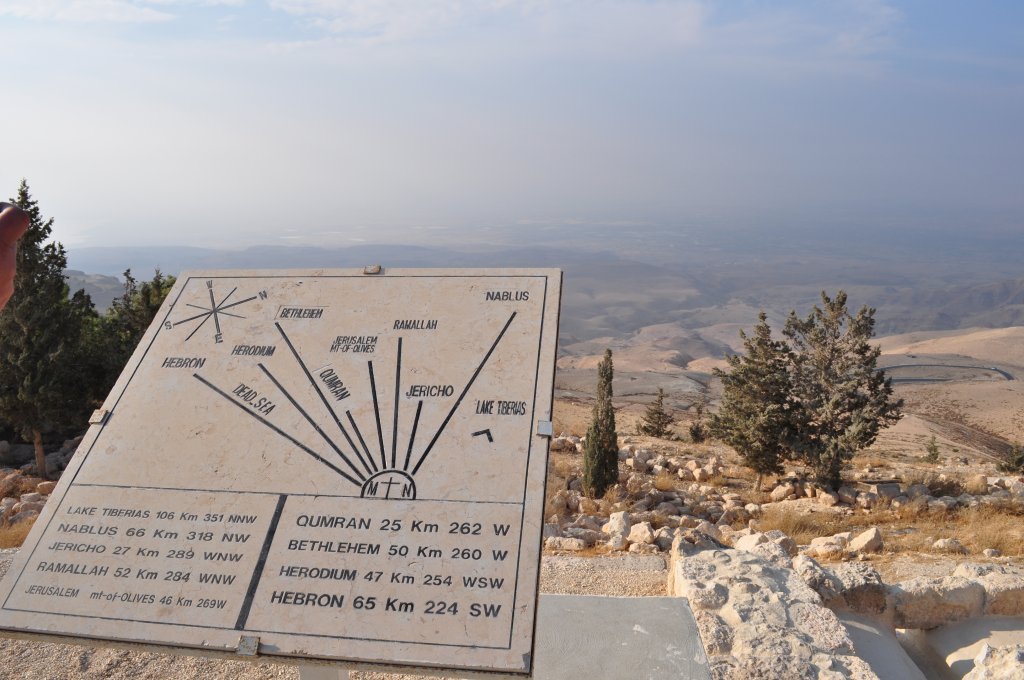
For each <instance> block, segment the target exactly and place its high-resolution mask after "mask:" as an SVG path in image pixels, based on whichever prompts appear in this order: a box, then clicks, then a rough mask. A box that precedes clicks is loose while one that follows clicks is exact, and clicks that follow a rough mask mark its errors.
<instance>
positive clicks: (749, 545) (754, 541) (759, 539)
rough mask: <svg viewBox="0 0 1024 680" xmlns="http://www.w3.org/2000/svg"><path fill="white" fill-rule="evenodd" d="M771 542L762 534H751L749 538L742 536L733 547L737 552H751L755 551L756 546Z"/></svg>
mask: <svg viewBox="0 0 1024 680" xmlns="http://www.w3.org/2000/svg"><path fill="white" fill-rule="evenodd" d="M769 540H770V539H769V538H768V537H767V536H765V535H764V534H761V533H756V534H750V535H749V536H741V537H740V538H738V539H736V543H735V544H733V547H734V548H736V549H737V550H746V551H748V552H749V551H751V550H753V549H754V547H755V546H758V545H761V544H762V543H767V542H768V541H769Z"/></svg>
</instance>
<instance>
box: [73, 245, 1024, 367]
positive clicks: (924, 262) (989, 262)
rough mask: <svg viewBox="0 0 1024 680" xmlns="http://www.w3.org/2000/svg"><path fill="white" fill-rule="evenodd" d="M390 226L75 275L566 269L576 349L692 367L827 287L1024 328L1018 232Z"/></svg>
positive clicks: (566, 312) (880, 304)
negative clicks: (605, 347)
mask: <svg viewBox="0 0 1024 680" xmlns="http://www.w3.org/2000/svg"><path fill="white" fill-rule="evenodd" d="M390 236H391V237H392V238H401V239H403V240H404V241H405V243H406V244H404V245H402V244H398V243H380V244H372V245H371V244H367V245H357V246H351V247H347V248H316V247H289V246H259V247H252V248H247V249H244V250H214V249H207V248H192V247H176V246H168V247H93V248H73V249H71V250H70V251H69V269H70V270H72V271H70V272H69V273H70V277H71V280H70V284H71V286H72V288H73V289H76V288H78V287H85V288H86V290H87V291H88V292H89V293H90V294H91V295H92V296H93V299H94V301H95V302H96V303H97V306H101V307H102V306H106V305H107V304H109V302H110V300H111V299H113V297H114V296H116V295H117V294H119V292H120V287H121V283H120V282H119V281H118V280H117V279H115V278H112V277H114V276H119V275H120V274H121V273H122V272H123V271H124V270H125V269H126V268H129V267H130V268H131V269H132V272H133V274H134V275H135V277H136V278H138V279H140V280H142V279H148V278H150V277H152V274H153V271H154V269H155V268H156V267H159V268H160V269H161V270H162V271H163V272H165V273H168V274H175V275H176V274H178V273H179V272H181V271H183V270H186V269H218V268H261V269H262V268H267V269H278V268H320V267H340V268H351V267H361V266H363V265H366V264H376V263H379V264H382V265H384V266H385V267H394V268H397V267H559V268H562V269H563V270H564V272H565V288H564V295H563V300H562V322H561V342H560V345H561V348H562V351H563V353H569V354H575V353H578V352H579V353H583V354H590V353H592V352H591V351H590V350H592V349H593V347H588V345H590V344H591V343H590V342H589V341H594V340H597V341H598V343H597V344H600V343H601V342H605V341H611V340H617V341H618V342H627V343H628V342H630V340H631V339H633V340H636V341H639V342H654V343H655V344H658V343H661V345H662V346H663V349H665V350H666V351H667V352H668V353H669V355H671V356H666V357H665V358H666V360H667V361H668V363H669V364H671V365H675V366H679V367H684V366H686V365H687V364H688V363H689V362H690V361H692V360H694V359H698V358H700V357H706V356H712V357H715V356H722V355H724V353H725V352H726V351H728V348H729V346H734V345H735V343H736V339H737V331H738V329H739V328H741V327H749V326H750V325H752V324H753V322H754V321H755V320H756V315H757V312H758V311H759V310H760V309H765V310H766V311H767V312H768V313H769V319H770V321H771V322H772V323H773V325H774V326H776V327H778V326H781V323H782V320H783V319H784V317H785V315H786V314H787V313H788V311H789V310H790V309H794V308H795V309H796V310H797V311H798V312H799V313H805V312H806V311H808V310H809V309H810V306H811V305H813V304H814V303H816V302H817V300H818V295H819V292H820V291H821V290H826V291H829V292H830V293H833V292H835V291H836V290H838V289H839V288H844V289H846V290H847V291H848V292H849V294H850V303H851V306H852V307H854V308H856V307H859V306H860V305H862V304H868V305H870V306H873V307H876V308H877V309H878V313H877V315H876V319H877V332H878V335H891V334H895V333H906V332H911V331H926V330H947V329H958V328H969V327H977V326H982V327H1006V326H1014V325H1024V270H1022V269H1021V267H1020V263H1019V254H1020V252H1021V248H1020V245H1021V244H1020V240H1021V239H1020V237H1019V235H1017V234H1012V233H1009V232H1006V231H991V232H988V233H986V232H981V233H978V232H972V233H969V232H967V231H964V232H949V233H946V232H938V233H937V232H936V231H934V230H929V231H921V232H913V231H909V232H908V231H899V232H887V231H885V230H880V229H878V230H867V229H852V228H849V229H836V230H835V231H834V232H831V233H830V232H824V233H823V232H820V231H819V232H814V231H811V230H807V231H805V232H804V233H800V231H797V232H793V231H792V230H790V231H789V232H787V234H786V235H785V236H784V237H783V236H779V235H771V234H769V233H766V232H765V231H750V232H744V231H740V230H722V231H713V230H697V229H687V228H678V229H676V228H659V227H649V226H629V225H603V226H589V227H588V226H581V225H572V226H571V227H567V226H559V225H528V226H518V227H516V228H515V229H511V230H494V229H483V230H478V231H473V232H464V231H453V230H433V231H430V232H429V233H424V231H415V232H413V231H410V232H408V233H405V234H401V233H398V234H395V233H393V234H390ZM665 325H667V326H665ZM652 326H655V327H658V328H656V329H654V330H651V329H650V327H652ZM666 328H674V329H676V330H674V331H673V332H671V333H669V334H668V335H670V336H672V338H671V339H667V336H666V331H665V329H666ZM644 329H648V330H646V331H645V330H644ZM652 338H656V339H655V340H652ZM584 350H586V351H584ZM673 352H674V353H675V354H674V355H672V353H673Z"/></svg>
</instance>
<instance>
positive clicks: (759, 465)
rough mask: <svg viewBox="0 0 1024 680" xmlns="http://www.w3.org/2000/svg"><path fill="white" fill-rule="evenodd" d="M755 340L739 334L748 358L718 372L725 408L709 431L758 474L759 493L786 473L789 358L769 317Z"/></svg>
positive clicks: (744, 356)
mask: <svg viewBox="0 0 1024 680" xmlns="http://www.w3.org/2000/svg"><path fill="white" fill-rule="evenodd" d="M758 319H759V321H758V324H757V326H756V327H755V328H754V334H753V336H752V337H748V336H747V334H746V333H744V332H743V331H740V337H741V338H742V339H743V350H744V351H743V354H742V355H731V356H729V357H727V358H726V361H727V362H728V363H729V370H728V371H723V370H722V369H715V372H714V373H715V375H716V376H717V377H718V378H720V379H721V380H722V386H723V393H722V405H721V407H720V408H719V409H718V411H717V412H715V413H713V414H712V415H711V421H710V427H709V429H710V431H711V435H712V436H713V437H715V438H716V439H720V440H721V441H723V442H725V443H726V444H729V445H730V446H732V447H733V448H734V449H736V451H737V452H738V453H739V454H740V456H741V457H742V458H743V464H744V465H746V466H747V467H748V468H750V469H751V470H753V471H754V472H756V473H757V489H758V490H760V489H761V480H762V479H763V478H764V475H771V474H778V473H780V472H782V460H783V458H784V454H785V451H786V446H787V443H788V438H789V433H790V420H791V412H790V406H791V404H790V391H791V390H792V384H791V382H790V379H789V359H790V356H789V352H788V350H787V348H786V345H785V343H784V342H781V341H777V340H772V331H771V328H770V327H769V325H768V321H767V316H766V315H765V313H764V312H761V314H760V315H759V317H758Z"/></svg>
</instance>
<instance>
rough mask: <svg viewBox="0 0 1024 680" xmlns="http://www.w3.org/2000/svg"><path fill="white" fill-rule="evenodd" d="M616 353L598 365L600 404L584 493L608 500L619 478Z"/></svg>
mask: <svg viewBox="0 0 1024 680" xmlns="http://www.w3.org/2000/svg"><path fill="white" fill-rule="evenodd" d="M613 376H614V369H613V367H612V351H611V350H610V349H606V350H605V351H604V359H602V360H601V362H600V363H599V364H598V365H597V400H596V401H595V402H594V416H593V419H592V420H591V423H590V427H589V428H588V429H587V442H586V444H585V446H584V447H583V493H585V494H586V495H587V496H589V497H590V498H600V497H601V496H604V493H605V491H607V490H608V487H610V486H612V485H613V484H615V482H616V481H618V477H619V439H618V435H617V434H616V433H615V409H614V408H613V407H612V377H613Z"/></svg>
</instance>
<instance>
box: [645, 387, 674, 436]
mask: <svg viewBox="0 0 1024 680" xmlns="http://www.w3.org/2000/svg"><path fill="white" fill-rule="evenodd" d="M672 422H673V418H672V416H671V415H670V414H669V413H668V412H667V411H666V410H665V390H663V389H661V388H660V387H659V388H658V396H656V397H655V398H654V401H653V402H651V405H650V406H648V407H647V412H646V413H644V416H643V419H642V420H641V424H640V427H639V430H640V434H645V435H647V436H649V437H664V436H665V435H667V434H668V432H669V430H668V428H669V426H670V425H671V424H672Z"/></svg>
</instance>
